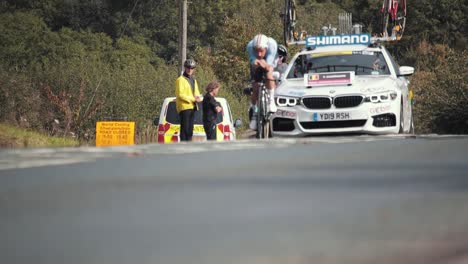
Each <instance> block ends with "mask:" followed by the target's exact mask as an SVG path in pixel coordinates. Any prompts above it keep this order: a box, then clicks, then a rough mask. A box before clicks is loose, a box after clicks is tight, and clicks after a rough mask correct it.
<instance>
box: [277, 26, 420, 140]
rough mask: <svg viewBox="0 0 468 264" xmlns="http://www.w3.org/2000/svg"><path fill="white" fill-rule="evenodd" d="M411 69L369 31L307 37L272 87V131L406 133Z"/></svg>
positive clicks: (281, 133) (409, 125) (296, 133)
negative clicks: (274, 88)
mask: <svg viewBox="0 0 468 264" xmlns="http://www.w3.org/2000/svg"><path fill="white" fill-rule="evenodd" d="M413 72H414V68H413V67H408V66H402V67H400V66H399V65H398V64H397V63H396V62H395V60H394V59H393V58H392V56H391V55H390V53H389V52H388V51H387V50H386V49H385V47H384V46H382V45H378V44H372V41H371V36H370V35H369V34H361V35H340V36H319V37H309V38H307V40H306V48H305V49H303V51H301V52H299V53H297V54H296V55H295V56H294V57H293V59H292V60H291V62H290V63H289V66H288V69H287V70H286V72H285V73H284V74H283V76H282V77H281V80H280V83H279V85H278V87H277V89H276V94H275V101H276V104H277V106H278V111H277V112H276V113H275V114H274V115H273V116H272V119H271V128H272V134H273V136H301V135H310V134H332V133H362V134H396V133H410V132H412V131H413V120H412V117H413V114H412V103H411V101H412V92H411V91H410V90H409V89H408V84H409V81H408V80H407V79H406V76H409V75H412V74H413Z"/></svg>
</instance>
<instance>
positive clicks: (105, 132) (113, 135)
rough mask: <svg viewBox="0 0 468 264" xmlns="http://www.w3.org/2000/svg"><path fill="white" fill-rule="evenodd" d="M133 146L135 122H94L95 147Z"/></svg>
mask: <svg viewBox="0 0 468 264" xmlns="http://www.w3.org/2000/svg"><path fill="white" fill-rule="evenodd" d="M133 144H135V122H123V121H101V122H96V147H104V146H120V145H133Z"/></svg>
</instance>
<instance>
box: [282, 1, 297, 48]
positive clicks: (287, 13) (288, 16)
mask: <svg viewBox="0 0 468 264" xmlns="http://www.w3.org/2000/svg"><path fill="white" fill-rule="evenodd" d="M281 16H282V18H283V37H284V43H285V45H286V46H288V44H290V43H293V42H295V41H298V40H299V34H298V32H297V31H295V28H296V21H297V16H296V2H295V1H294V0H285V1H284V13H282V14H281Z"/></svg>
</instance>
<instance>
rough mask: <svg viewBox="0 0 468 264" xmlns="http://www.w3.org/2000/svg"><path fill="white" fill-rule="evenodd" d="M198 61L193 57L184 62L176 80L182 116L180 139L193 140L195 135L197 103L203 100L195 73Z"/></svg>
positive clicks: (177, 103) (176, 91)
mask: <svg viewBox="0 0 468 264" xmlns="http://www.w3.org/2000/svg"><path fill="white" fill-rule="evenodd" d="M196 67H197V63H196V62H195V61H194V60H192V59H187V60H186V61H185V62H184V72H183V73H182V74H181V75H180V76H179V78H177V80H176V82H175V86H176V87H175V94H176V107H177V112H178V113H179V116H180V141H191V140H192V136H193V121H194V118H195V111H197V103H198V102H201V101H202V97H201V95H200V91H199V90H198V83H197V80H195V78H194V76H193V73H194V72H195V68H196Z"/></svg>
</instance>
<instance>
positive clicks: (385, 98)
mask: <svg viewBox="0 0 468 264" xmlns="http://www.w3.org/2000/svg"><path fill="white" fill-rule="evenodd" d="M397 96H398V93H397V92H395V91H392V92H385V93H379V94H372V95H368V96H366V98H365V99H364V102H371V103H385V102H389V101H393V100H395V99H396V98H397Z"/></svg>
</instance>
